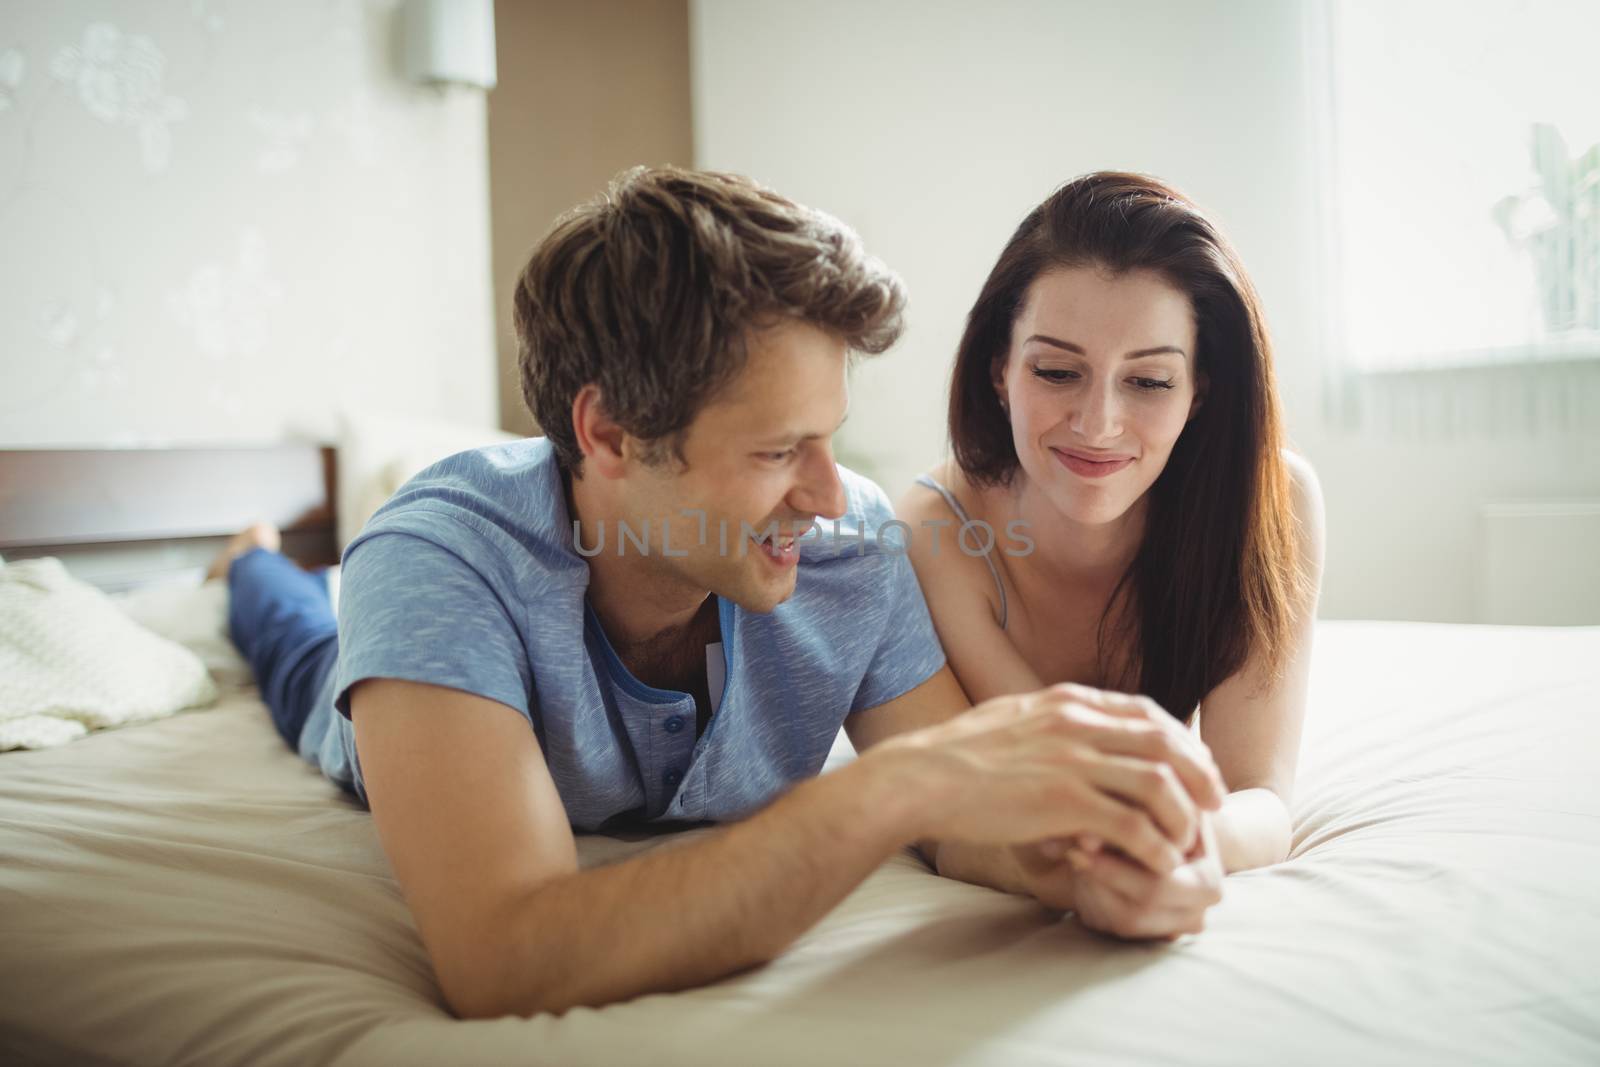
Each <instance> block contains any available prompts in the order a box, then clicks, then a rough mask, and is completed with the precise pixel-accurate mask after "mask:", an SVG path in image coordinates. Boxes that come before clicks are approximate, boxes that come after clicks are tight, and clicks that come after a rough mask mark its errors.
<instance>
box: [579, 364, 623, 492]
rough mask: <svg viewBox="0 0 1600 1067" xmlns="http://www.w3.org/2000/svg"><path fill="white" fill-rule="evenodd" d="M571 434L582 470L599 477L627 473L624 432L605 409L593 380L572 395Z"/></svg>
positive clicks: (614, 476)
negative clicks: (576, 440)
mask: <svg viewBox="0 0 1600 1067" xmlns="http://www.w3.org/2000/svg"><path fill="white" fill-rule="evenodd" d="M572 433H573V436H574V437H576V438H577V439H578V450H579V451H580V452H582V453H583V469H584V471H585V473H587V472H588V471H591V470H592V471H594V472H595V473H596V474H598V475H600V477H602V478H620V477H622V476H623V475H624V474H626V473H627V470H628V463H627V455H626V453H625V451H624V446H625V442H626V440H627V437H628V431H626V430H624V429H623V428H622V427H621V426H619V425H617V424H616V422H614V421H613V420H612V418H611V416H610V415H609V414H608V413H607V412H606V408H605V403H604V401H603V400H602V399H601V396H600V387H599V386H598V385H595V384H594V383H593V382H590V383H589V384H588V385H585V386H584V387H583V388H582V389H579V390H578V395H577V396H575V397H573V398H572Z"/></svg>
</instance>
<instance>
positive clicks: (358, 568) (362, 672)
mask: <svg viewBox="0 0 1600 1067" xmlns="http://www.w3.org/2000/svg"><path fill="white" fill-rule="evenodd" d="M512 610H514V607H513V606H511V605H508V604H507V603H505V601H504V600H503V599H502V596H501V594H500V593H499V592H498V591H497V590H496V588H495V586H494V585H493V584H492V583H491V581H489V580H488V579H486V578H485V576H484V575H483V573H481V572H480V570H479V569H478V568H476V567H474V566H473V565H472V564H471V563H469V562H468V561H467V560H465V559H463V558H462V556H461V555H458V554H457V553H455V552H453V551H451V550H450V549H447V548H444V547H442V546H441V545H439V544H437V543H435V542H433V541H431V540H428V539H427V538H424V537H418V536H414V535H412V534H408V533H399V532H393V533H378V534H375V535H368V536H367V537H365V538H363V539H361V540H360V541H359V542H358V543H356V544H354V545H352V546H351V549H350V551H349V552H348V553H346V556H345V560H344V565H343V567H342V568H341V570H340V589H339V666H338V672H337V681H336V683H335V686H334V694H335V697H334V705H335V706H336V707H337V708H338V709H339V713H340V714H342V715H343V716H344V717H345V718H349V717H350V687H351V686H353V685H355V684H356V683H357V682H360V681H362V680H364V679H367V678H398V679H401V680H403V681H408V682H426V683H428V684H430V685H440V686H446V687H448V688H450V689H460V690H462V691H463V692H467V693H473V694H475V695H477V696H481V697H487V698H488V699H490V700H496V701H499V702H500V703H502V704H506V705H509V706H510V707H513V708H516V709H517V710H518V711H519V712H521V713H522V715H523V716H524V717H530V716H529V694H530V692H531V691H532V675H531V671H530V669H529V666H528V654H527V649H526V647H525V645H524V643H523V637H522V634H521V628H520V626H519V625H518V624H519V622H520V621H521V620H520V616H519V617H516V618H514V617H513V615H512V614H511V612H512Z"/></svg>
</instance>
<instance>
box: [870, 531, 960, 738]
mask: <svg viewBox="0 0 1600 1067" xmlns="http://www.w3.org/2000/svg"><path fill="white" fill-rule="evenodd" d="M878 559H879V560H880V561H881V563H882V565H883V567H884V569H885V571H886V572H887V579H886V581H885V583H884V585H883V586H881V587H879V588H878V589H877V590H875V592H874V595H875V596H877V597H881V598H882V600H881V603H882V605H883V607H884V609H885V610H884V611H883V612H882V614H881V615H879V613H878V612H873V613H872V614H873V615H875V616H879V618H880V619H881V625H879V626H878V627H877V630H878V633H879V635H880V636H879V638H878V648H877V651H876V652H874V653H873V656H872V662H871V665H870V666H868V668H867V674H866V677H865V678H863V679H862V680H861V686H860V688H858V689H857V690H856V697H855V700H854V701H853V702H852V703H851V705H850V711H851V713H852V714H853V713H855V712H857V711H866V710H867V709H868V708H875V707H877V706H878V705H880V704H887V703H888V702H889V701H891V700H893V699H895V698H896V697H899V696H902V695H904V694H906V693H908V692H910V691H911V690H913V689H915V688H916V687H917V686H919V685H921V684H922V683H923V682H925V681H927V680H928V679H929V678H931V677H933V675H934V674H935V673H937V672H938V670H939V668H940V667H943V666H944V663H945V655H944V648H943V646H941V645H940V644H939V637H938V634H936V633H935V632H934V629H933V619H932V618H931V617H930V616H929V615H928V603H927V601H926V600H924V599H923V597H922V586H920V585H918V584H917V574H916V571H914V570H913V569H912V567H911V559H910V557H909V556H907V555H906V553H905V552H904V551H896V550H894V549H889V550H886V551H884V552H883V553H882V554H881V555H880V556H879V557H878Z"/></svg>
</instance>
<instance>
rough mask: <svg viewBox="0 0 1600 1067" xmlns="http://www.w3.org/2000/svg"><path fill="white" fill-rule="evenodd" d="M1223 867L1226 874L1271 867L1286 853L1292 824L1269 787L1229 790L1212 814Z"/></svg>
mask: <svg viewBox="0 0 1600 1067" xmlns="http://www.w3.org/2000/svg"><path fill="white" fill-rule="evenodd" d="M1212 827H1213V829H1214V830H1215V831H1216V835H1217V850H1218V851H1219V852H1221V853H1222V868H1223V870H1224V871H1226V872H1227V873H1229V874H1232V873H1233V872H1234V871H1248V870H1250V869H1252V868H1255V867H1270V866H1271V865H1272V864H1274V863H1281V862H1283V860H1284V859H1286V858H1287V857H1288V855H1289V839H1290V836H1291V834H1292V832H1293V824H1292V822H1291V820H1290V818H1289V809H1288V808H1286V807H1285V806H1284V803H1283V800H1282V798H1280V797H1279V796H1278V794H1277V793H1274V792H1273V791H1272V790H1270V789H1241V790H1239V791H1238V792H1236V793H1229V794H1228V795H1227V796H1226V797H1225V798H1224V799H1223V801H1222V810H1221V811H1218V812H1217V813H1216V815H1214V816H1212Z"/></svg>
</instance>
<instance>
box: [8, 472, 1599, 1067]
mask: <svg viewBox="0 0 1600 1067" xmlns="http://www.w3.org/2000/svg"><path fill="white" fill-rule="evenodd" d="M318 454H319V455H321V456H322V457H323V461H324V462H323V463H322V464H321V465H319V464H317V463H313V462H312V461H311V460H310V459H309V458H307V455H308V454H307V453H305V452H304V451H302V453H301V457H300V459H299V460H297V461H296V462H295V463H293V464H290V466H291V467H293V468H294V470H295V471H297V472H299V473H295V474H293V475H283V477H284V478H286V479H288V480H292V481H294V480H298V481H300V482H304V481H305V479H307V478H313V477H315V476H316V473H317V472H318V471H323V470H325V469H331V468H328V466H327V464H328V462H330V461H328V460H327V456H326V453H318ZM35 458H36V459H37V454H35ZM191 459H192V457H191ZM105 460H106V457H104V456H100V457H98V460H96V458H95V457H93V456H88V455H80V456H79V457H78V458H77V459H75V460H70V461H63V462H67V466H64V467H62V466H58V467H56V468H55V470H56V471H57V473H56V475H55V477H57V478H60V477H66V476H68V475H69V474H70V473H71V472H73V471H82V470H85V469H88V468H92V467H93V465H94V463H95V462H100V463H102V464H103V463H104V462H105ZM18 461H19V460H18V454H14V453H13V454H11V456H10V459H9V462H11V463H12V466H11V467H7V465H6V463H7V462H8V461H7V460H5V459H4V457H3V454H0V485H4V486H9V489H8V490H6V491H0V497H5V496H6V492H9V493H10V494H11V497H10V499H9V500H0V505H4V507H0V513H5V508H6V507H9V508H10V509H11V511H10V512H9V513H8V514H9V515H10V516H11V517H8V518H5V519H0V553H4V554H5V555H6V556H7V558H14V556H15V554H16V553H17V552H18V551H19V550H21V551H25V552H27V553H30V554H38V553H39V552H41V551H43V550H45V549H46V548H50V549H52V550H59V549H61V548H62V547H64V546H65V542H61V543H58V544H55V545H50V544H48V543H47V540H48V539H47V538H45V537H43V536H42V535H41V534H39V532H38V531H37V530H36V531H35V533H34V535H33V536H32V540H31V541H30V542H29V543H28V544H27V545H23V544H22V542H21V540H20V539H19V538H18V537H17V536H16V529H17V520H16V519H15V515H16V514H18V512H19V511H20V510H22V504H21V503H19V501H23V498H25V497H26V496H27V493H26V492H25V491H23V490H20V489H18V488H17V486H18V484H19V482H18V480H17V478H16V476H15V474H14V471H15V469H16V467H15V463H16V462H18ZM178 461H179V459H178V457H177V456H175V455H174V456H167V457H165V458H161V457H156V458H154V459H152V462H153V463H155V464H156V466H158V467H159V466H161V465H162V464H163V463H167V462H178ZM86 465H87V467H86ZM196 469H197V470H198V469H199V468H196ZM7 471H11V472H13V473H12V475H11V477H9V478H8V477H7V476H6V475H7ZM123 476H124V477H125V475H123ZM193 477H196V478H200V477H203V476H202V475H200V474H195V475H193ZM263 477H265V476H263ZM50 484H57V483H50ZM74 484H77V483H76V482H75V483H74ZM310 484H311V483H310V482H305V485H310ZM305 485H302V491H301V492H299V493H294V492H289V493H285V494H284V496H283V499H282V500H281V501H280V502H279V504H280V508H279V510H280V511H282V510H284V509H289V510H290V511H293V509H296V508H298V509H299V511H298V512H295V513H294V514H289V513H288V512H285V515H284V517H285V518H286V519H287V520H288V522H289V523H290V524H291V525H292V524H294V523H295V522H297V521H300V520H303V519H306V516H307V515H310V516H311V518H310V519H309V520H306V522H305V524H304V525H302V527H301V528H300V530H299V534H298V535H297V536H303V538H304V539H306V540H307V543H308V545H309V546H310V547H309V548H307V551H309V552H310V553H311V556H313V557H314V556H316V555H317V554H318V553H319V552H320V553H322V554H323V555H324V556H325V555H326V550H327V539H326V536H325V534H324V533H318V532H316V531H317V529H319V528H320V527H319V524H321V525H322V526H326V525H327V523H328V521H329V519H330V515H329V514H328V513H329V512H331V510H332V509H331V501H332V499H333V497H334V494H333V492H332V490H331V488H330V487H329V486H328V483H327V480H326V479H324V481H323V482H322V483H321V489H316V488H315V487H313V488H312V489H311V490H309V492H310V494H311V495H310V497H307V496H306V490H305ZM48 487H49V485H46V488H48ZM317 492H323V493H324V495H325V499H324V500H323V501H321V502H317V501H316V500H315V496H316V494H317ZM35 495H37V491H35ZM51 495H52V496H56V495H59V494H56V493H55V492H54V491H53V490H52V492H51ZM257 499H263V498H261V497H258V498H257ZM274 499H276V498H274ZM307 500H309V501H310V504H309V507H307V506H305V505H306V501H307ZM296 501H299V503H296ZM24 502H25V501H24ZM85 510H86V511H90V512H93V511H95V510H97V509H96V507H94V506H86V508H85ZM212 510H213V512H214V511H215V510H216V509H212ZM224 510H226V509H224ZM50 521H64V520H63V518H62V516H61V515H59V514H58V515H56V516H55V518H53V519H51V520H50ZM70 521H71V523H72V524H73V525H75V526H76V525H81V522H80V520H78V519H73V520H70ZM242 521H243V520H240V523H239V524H242ZM113 525H115V524H113ZM133 525H138V524H133ZM157 525H158V526H159V524H157ZM149 526H150V524H149V523H146V524H145V528H141V529H140V530H131V527H130V525H129V523H127V522H126V521H124V522H123V525H122V526H121V527H118V528H117V529H115V530H110V529H109V528H104V527H103V528H102V529H101V532H100V533H99V534H96V535H95V536H96V537H100V538H102V540H106V539H111V538H110V537H109V534H111V533H114V534H115V535H116V537H117V538H121V539H123V540H124V541H137V540H139V539H140V538H141V537H142V538H144V539H145V540H153V539H165V540H166V541H168V542H170V541H171V540H172V539H173V538H174V537H175V536H176V537H179V538H180V539H181V540H184V541H185V542H195V544H191V545H190V547H191V548H195V547H198V541H197V539H198V540H199V541H203V540H204V539H205V538H211V537H214V536H215V535H216V534H219V533H221V532H223V531H222V529H216V528H210V527H209V526H208V525H207V523H205V522H198V523H191V524H190V525H188V526H185V527H183V530H184V532H183V533H182V534H181V535H175V534H174V533H173V531H172V528H171V527H170V526H169V527H166V528H163V529H160V530H157V532H156V534H155V535H152V534H151V531H150V529H149V528H148V527H149ZM169 547H170V546H169ZM125 578H126V575H125V573H124V574H123V575H122V577H121V578H119V580H125ZM220 688H221V690H222V692H221V696H220V697H219V698H218V700H217V701H216V702H215V704H213V705H212V706H209V707H205V708H201V709H196V710H191V711H185V712H182V713H180V714H177V715H174V716H172V717H170V718H165V719H161V720H159V721H154V722H148V723H142V724H138V725H132V726H126V727H122V728H119V729H113V730H106V731H102V732H97V733H93V734H91V735H90V736H88V737H85V738H83V739H81V740H78V741H74V742H72V743H70V744H67V745H64V746H61V747H58V748H51V749H43V750H38V751H18V752H8V753H0V1060H3V1061H5V1062H23V1063H87V1064H102V1063H104V1064H111V1063H118V1064H121V1063H138V1064H205V1065H226V1064H311V1063H329V1064H352V1065H353V1064H428V1065H437V1064H479V1063H481V1064H508V1063H526V1064H560V1065H567V1067H572V1065H584V1064H603V1065H611V1064H619V1063H630V1062H648V1063H650V1064H652V1065H656V1067H664V1065H673V1064H686V1065H687V1064H694V1065H696V1067H701V1065H706V1064H729V1065H747V1064H796V1065H800V1064H807V1065H810V1064H821V1063H830V1064H832V1063H838V1064H901V1063H904V1064H919V1065H925V1064H1004V1065H1012V1064H1017V1065H1027V1064H1107V1065H1109V1064H1119V1065H1120V1064H1145V1063H1169V1064H1213V1063H1214V1064H1257V1063H1260V1064H1265V1063H1283V1062H1290V1061H1297V1062H1309V1063H1349V1062H1356V1063H1373V1064H1384V1063H1412V1064H1414V1063H1428V1064H1432V1063H1440V1064H1443V1063H1449V1064H1463V1063H1467V1064H1478V1063H1482V1064H1490V1063H1494V1064H1510V1063H1515V1064H1524V1063H1526V1064H1595V1063H1600V775H1597V774H1596V773H1595V767H1594V764H1595V761H1596V759H1597V756H1600V716H1597V714H1596V713H1597V712H1600V628H1561V629H1557V628H1551V629H1543V628H1532V627H1528V628H1516V627H1478V626H1446V625H1426V624H1411V623H1375V622H1324V623H1320V624H1319V626H1318V630H1317V635H1316V646H1315V658H1314V667H1313V681H1312V690H1311V691H1312V698H1311V703H1310V707H1309V709H1308V722H1307V730H1306V736H1305V742H1304V748H1303V755H1302V759H1301V772H1300V780H1299V785H1298V790H1297V795H1296V798H1295V804H1294V810H1295V832H1294V842H1293V850H1292V854H1291V856H1290V858H1289V859H1288V861H1287V862H1285V863H1282V864H1279V865H1277V866H1275V867H1272V868H1270V869H1266V870H1258V871H1249V872H1244V873H1240V874H1236V875H1234V876H1231V877H1230V878H1229V879H1228V880H1227V885H1226V898H1225V900H1224V901H1223V903H1222V904H1221V905H1219V906H1218V907H1217V908H1216V909H1214V910H1213V912H1212V913H1211V917H1210V920H1209V924H1208V929H1207V930H1206V932H1205V933H1204V934H1201V935H1199V936H1195V937H1188V938H1184V939H1182V940H1180V941H1178V942H1175V943H1172V944H1163V945H1129V944H1122V943H1117V942H1112V941H1109V940H1105V939H1102V938H1100V937H1098V936H1095V935H1093V934H1090V933H1088V932H1086V931H1085V930H1083V929H1082V928H1081V927H1080V926H1078V925H1077V924H1076V923H1075V922H1073V921H1072V919H1071V918H1070V917H1066V918H1062V917H1058V916H1055V915H1051V914H1049V913H1047V912H1045V911H1043V910H1042V909H1040V908H1038V907H1037V906H1035V905H1034V904H1032V903H1030V902H1029V901H1027V900H1023V899H1019V898H1014V897H1008V896H1005V895H1003V894H999V893H995V892H992V891H990V890H987V889H982V888H978V887H974V886H969V885H965V884H962V883H959V882H955V881H951V880H948V879H941V878H939V877H937V876H935V875H934V874H932V873H930V872H929V871H928V870H927V869H926V867H925V866H924V865H923V864H922V863H921V862H920V861H919V860H917V859H916V858H915V857H914V856H913V855H912V854H911V853H910V852H905V853H902V854H899V855H896V856H894V857H892V858H891V859H890V860H889V861H888V862H886V863H885V864H884V865H883V866H882V867H881V868H880V869H879V870H878V871H877V872H875V873H874V874H873V875H872V876H871V877H869V878H868V879H867V880H866V882H864V883H863V884H862V885H861V886H860V887H858V888H857V889H856V891H855V892H853V893H852V894H851V895H850V896H849V897H848V898H847V899H846V900H845V901H844V902H843V903H842V904H840V906H839V907H837V908H836V909H835V910H834V911H833V912H832V913H831V914H829V915H828V916H827V917H826V918H825V919H823V920H822V921H821V922H820V923H819V924H818V925H817V926H816V927H814V928H813V929H812V930H811V931H810V932H808V933H807V934H806V935H805V936H803V937H802V938H801V939H800V940H799V941H798V942H797V943H796V944H795V945H794V946H793V947H792V948H791V949H790V950H789V951H788V952H786V953H785V954H783V955H782V956H781V957H780V958H779V959H778V960H776V961H775V962H773V963H772V964H770V965H768V966H766V967H762V968H759V969H756V970H754V971H750V972H747V973H744V974H741V975H737V976H734V977H731V978H728V979H726V980H724V981H721V982H718V983H715V984H713V985H710V986H707V987H705V988H701V989H695V990H691V991H687V992H682V993H676V994H670V995H668V994H663V995H652V996H645V997H640V998H638V999H636V1000H633V1001H630V1002H627V1003H622V1004H616V1005H612V1006H609V1007H606V1008H604V1009H599V1010H590V1009H577V1010H573V1011H570V1012H568V1013H566V1014H565V1015H564V1016H561V1017H552V1016H540V1017H536V1018H533V1019H522V1018H516V1017H508V1018H504V1019H499V1020H493V1021H472V1022H463V1021H460V1020H456V1019H454V1018H452V1017H451V1016H450V1015H449V1014H448V1013H447V1011H446V1010H445V1008H444V1006H443V1003H442V1000H441V998H440V994H439V991H438V988H437V986H436V984H435V982H434V979H433V976H432V972H431V969H430V967H429V964H428V960H427V957H426V955H425V953H424V952H423V949H422V946H421V943H420V941H419V940H418V938H417V935H416V931H415V928H414V926H413V924H412V922H411V919H410V916H409V913H408V912H407V910H406V907H405V904H404V901H403V900H402V898H401V896H400V893H399V889H398V887H397V885H396V883H395V881H394V880H393V878H392V877H391V876H390V874H389V871H388V867H387V864H386V862H385V859H384V856H383V853H382V851H381V850H380V848H379V846H378V841H377V837H376V835H375V833H374V830H373V826H372V823H371V819H370V816H368V815H367V814H366V813H365V812H364V811H363V810H362V809H361V808H360V807H359V806H358V805H357V804H356V803H355V802H354V801H352V800H351V799H350V798H349V797H347V796H346V795H345V794H343V793H341V792H340V791H339V790H338V789H337V788H336V787H334V786H333V785H331V784H329V783H327V782H326V781H324V780H323V779H322V778H321V777H320V776H319V775H318V774H317V772H316V771H314V770H313V769H312V768H310V767H309V766H308V765H306V764H304V763H302V762H301V761H300V760H299V759H298V758H297V757H296V756H295V755H294V754H293V753H291V752H290V751H289V750H288V749H287V748H286V747H285V746H284V745H283V743H282V742H281V741H280V740H279V739H278V737H277V735H276V734H275V733H274V732H273V729H272V727H271V725H270V723H269V721H268V718H267V714H266V711H265V708H264V707H263V705H262V704H261V702H260V700H259V699H258V697H257V695H256V693H255V691H254V689H253V688H251V687H250V686H248V685H241V684H230V685H225V686H221V687H220ZM852 758H854V757H853V753H852V752H851V751H850V749H849V746H848V743H846V742H845V741H843V740H842V739H841V741H840V743H839V745H838V746H837V747H836V749H835V751H834V754H833V756H832V757H831V759H830V766H836V765H838V764H839V763H841V762H843V761H847V760H849V759H852ZM708 832H714V831H709V830H691V831H688V832H686V833H679V834H669V835H659V836H640V835H633V836H626V837H607V836H599V835H589V836H583V837H581V838H580V839H579V852H580V858H581V861H582V862H583V863H584V864H585V865H593V864H602V863H610V862H615V861H618V860H621V859H624V858H626V857H628V856H630V855H633V854H635V853H638V852H640V851H643V850H645V849H652V848H671V847H676V846H677V845H679V844H680V843H682V842H683V841H685V840H689V839H691V838H692V837H693V836H694V835H698V834H703V833H708ZM508 847H515V846H514V844H510V843H508ZM663 921H670V917H669V913H668V912H666V911H665V909H664V910H663Z"/></svg>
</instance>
